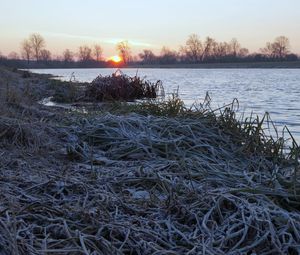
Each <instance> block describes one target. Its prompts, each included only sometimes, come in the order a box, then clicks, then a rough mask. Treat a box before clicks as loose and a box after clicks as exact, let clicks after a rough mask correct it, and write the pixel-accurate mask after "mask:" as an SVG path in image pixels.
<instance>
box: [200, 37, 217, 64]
mask: <svg viewBox="0 0 300 255" xmlns="http://www.w3.org/2000/svg"><path fill="white" fill-rule="evenodd" d="M214 44H215V40H214V39H212V38H210V37H206V40H205V42H204V47H203V52H202V56H201V60H202V61H204V60H205V59H207V58H209V57H210V56H211V55H212V54H213V48H214Z"/></svg>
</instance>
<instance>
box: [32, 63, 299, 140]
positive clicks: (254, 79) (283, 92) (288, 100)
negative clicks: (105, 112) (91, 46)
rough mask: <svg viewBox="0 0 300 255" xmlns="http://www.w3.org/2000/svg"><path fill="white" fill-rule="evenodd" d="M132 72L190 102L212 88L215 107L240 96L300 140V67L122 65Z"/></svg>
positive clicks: (87, 73) (248, 107) (243, 108)
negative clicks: (235, 67) (211, 67)
mask: <svg viewBox="0 0 300 255" xmlns="http://www.w3.org/2000/svg"><path fill="white" fill-rule="evenodd" d="M115 70H116V69H34V70H31V71H33V72H36V73H48V74H53V75H57V76H61V79H63V80H69V79H70V77H71V74H72V73H74V75H75V77H76V79H77V80H79V81H84V82H90V81H92V80H93V79H94V78H96V77H97V76H98V75H99V74H101V75H110V74H112V73H113V72H114V71H115ZM122 72H123V73H125V74H128V75H130V76H133V75H135V74H136V73H138V75H139V76H141V77H145V78H146V79H148V80H152V81H156V80H161V81H162V82H163V86H164V88H165V91H166V93H172V92H174V91H176V90H177V88H179V95H180V97H181V98H182V99H183V100H184V101H185V103H186V104H187V105H191V104H192V103H193V102H195V101H202V100H203V98H204V97H205V95H206V92H209V94H210V96H211V98H212V105H213V107H218V106H222V105H224V104H227V103H230V102H232V100H233V99H234V98H237V99H238V100H239V103H240V112H245V113H246V115H247V114H248V115H249V114H250V113H251V112H253V113H255V114H259V115H263V114H264V113H265V112H269V113H270V114H271V118H272V119H273V121H274V122H275V123H276V125H278V126H279V127H281V128H282V127H283V126H284V125H287V126H288V127H289V129H290V130H291V131H292V133H293V135H294V136H295V138H296V139H297V141H298V142H300V100H299V99H300V97H299V96H300V69H138V70H137V69H130V68H128V69H122Z"/></svg>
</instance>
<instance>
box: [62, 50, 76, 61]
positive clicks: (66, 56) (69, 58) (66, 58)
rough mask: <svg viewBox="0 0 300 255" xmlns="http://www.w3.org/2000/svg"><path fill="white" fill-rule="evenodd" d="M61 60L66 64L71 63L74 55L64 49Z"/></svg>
mask: <svg viewBox="0 0 300 255" xmlns="http://www.w3.org/2000/svg"><path fill="white" fill-rule="evenodd" d="M63 60H64V61H65V62H66V63H69V62H72V61H73V60H74V54H73V52H72V51H70V50H69V49H66V50H65V51H64V52H63Z"/></svg>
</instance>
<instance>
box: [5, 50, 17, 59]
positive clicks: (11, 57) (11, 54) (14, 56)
mask: <svg viewBox="0 0 300 255" xmlns="http://www.w3.org/2000/svg"><path fill="white" fill-rule="evenodd" d="M7 57H8V59H13V60H17V59H19V58H20V57H19V54H18V53H17V52H15V51H12V52H11V53H9V54H8V56H7Z"/></svg>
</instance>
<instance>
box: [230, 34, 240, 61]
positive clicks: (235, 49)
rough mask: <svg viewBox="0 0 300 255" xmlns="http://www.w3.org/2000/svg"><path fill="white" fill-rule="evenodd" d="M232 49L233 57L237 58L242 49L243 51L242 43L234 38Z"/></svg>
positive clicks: (231, 43)
mask: <svg viewBox="0 0 300 255" xmlns="http://www.w3.org/2000/svg"><path fill="white" fill-rule="evenodd" d="M230 48H231V50H232V56H233V57H235V58H236V57H237V56H238V53H239V52H240V49H241V45H240V43H239V42H238V40H237V39H236V38H233V39H232V40H231V42H230Z"/></svg>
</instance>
